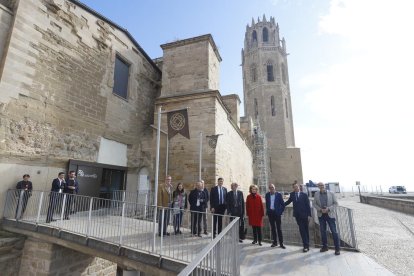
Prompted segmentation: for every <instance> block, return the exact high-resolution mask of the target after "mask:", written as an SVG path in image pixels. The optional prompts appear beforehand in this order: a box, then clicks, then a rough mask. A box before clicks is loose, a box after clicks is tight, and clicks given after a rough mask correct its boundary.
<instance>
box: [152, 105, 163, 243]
mask: <svg viewBox="0 0 414 276" xmlns="http://www.w3.org/2000/svg"><path fill="white" fill-rule="evenodd" d="M161 107H162V106H159V107H158V114H157V116H158V117H157V119H158V123H157V151H156V155H155V180H154V181H155V183H154V185H155V188H154V205H155V207H154V231H153V232H154V239H153V245H152V246H153V248H152V250H153V251H154V250H155V239H156V233H157V226H156V221H157V204H158V202H157V199H158V198H157V197H158V171H159V163H160V136H161Z"/></svg>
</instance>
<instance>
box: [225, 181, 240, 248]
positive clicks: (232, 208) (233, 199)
mask: <svg viewBox="0 0 414 276" xmlns="http://www.w3.org/2000/svg"><path fill="white" fill-rule="evenodd" d="M238 186H239V185H238V184H237V183H232V184H231V191H230V192H228V193H227V197H226V198H227V202H226V204H227V207H226V208H227V214H229V215H230V216H234V217H239V218H240V219H239V242H243V239H244V197H243V192H242V191H238V190H237V188H238ZM230 220H233V218H231V219H230Z"/></svg>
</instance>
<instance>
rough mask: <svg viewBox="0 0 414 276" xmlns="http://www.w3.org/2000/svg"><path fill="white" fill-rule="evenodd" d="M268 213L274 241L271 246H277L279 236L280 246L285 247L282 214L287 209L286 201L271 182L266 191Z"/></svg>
mask: <svg viewBox="0 0 414 276" xmlns="http://www.w3.org/2000/svg"><path fill="white" fill-rule="evenodd" d="M265 198H266V214H267V217H268V218H269V223H270V229H271V232H272V240H273V243H272V245H271V247H275V246H277V238H278V237H279V244H280V247H281V248H283V249H285V248H286V247H285V246H284V245H283V234H282V214H283V211H284V210H285V202H284V201H283V197H282V194H281V193H278V192H276V188H275V185H273V184H269V192H268V193H266V196H265ZM276 229H277V235H276Z"/></svg>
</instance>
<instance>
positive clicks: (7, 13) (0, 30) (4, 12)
mask: <svg viewBox="0 0 414 276" xmlns="http://www.w3.org/2000/svg"><path fill="white" fill-rule="evenodd" d="M12 18H13V13H12V11H11V10H10V9H8V8H7V7H6V6H3V5H1V4H0V66H1V64H2V60H3V54H4V47H5V45H6V42H7V39H8V35H9V31H10V26H11V22H12ZM0 69H1V68H0ZM0 77H1V70H0Z"/></svg>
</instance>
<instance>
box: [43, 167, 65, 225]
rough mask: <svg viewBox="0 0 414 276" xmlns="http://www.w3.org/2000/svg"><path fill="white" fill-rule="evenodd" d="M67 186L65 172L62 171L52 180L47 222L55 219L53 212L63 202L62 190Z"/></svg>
mask: <svg viewBox="0 0 414 276" xmlns="http://www.w3.org/2000/svg"><path fill="white" fill-rule="evenodd" d="M64 186H65V173H64V172H60V173H59V174H58V177H57V178H55V179H53V181H52V189H51V190H50V196H49V207H48V208H47V216H46V223H49V222H51V221H55V219H53V214H54V212H55V211H56V208H57V207H58V206H59V205H60V204H61V203H62V192H63V187H64Z"/></svg>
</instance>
